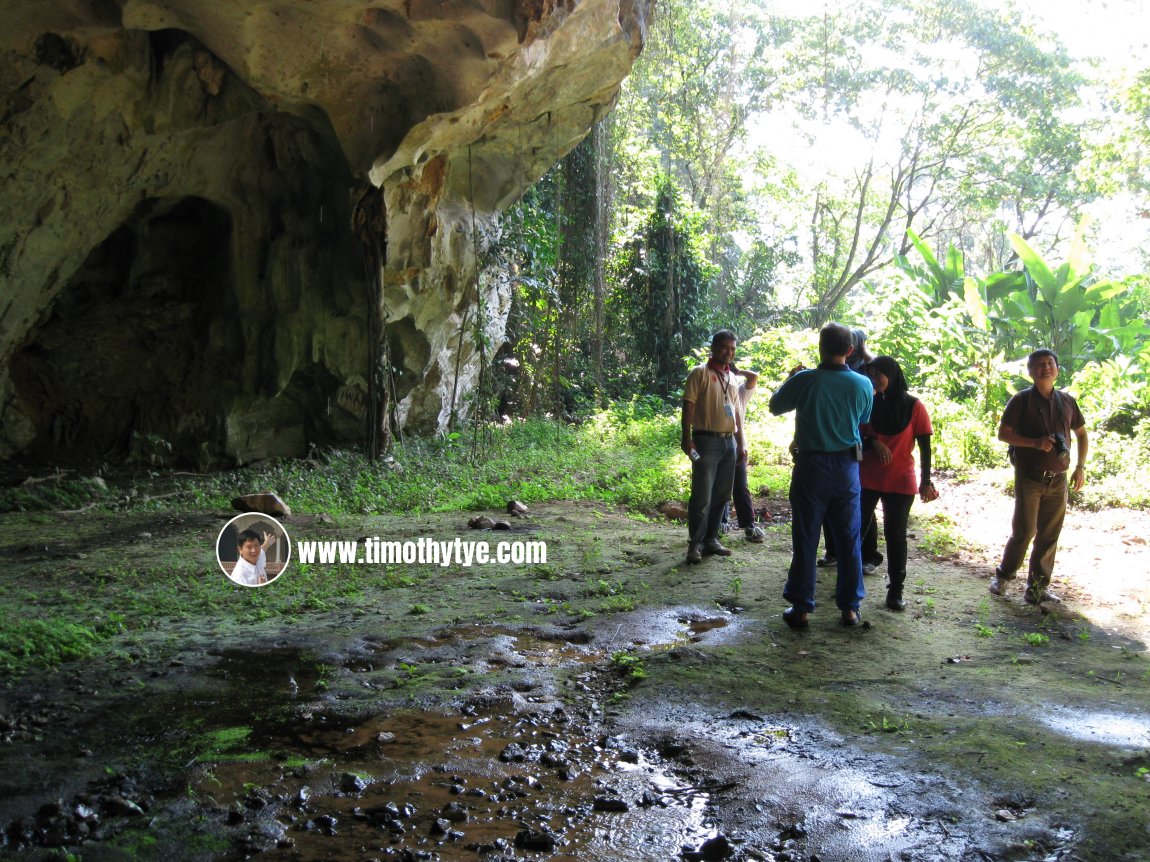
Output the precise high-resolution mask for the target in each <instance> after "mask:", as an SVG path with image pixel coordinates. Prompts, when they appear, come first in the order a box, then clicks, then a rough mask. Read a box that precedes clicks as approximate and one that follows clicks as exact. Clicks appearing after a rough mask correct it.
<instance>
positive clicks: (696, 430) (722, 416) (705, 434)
mask: <svg viewBox="0 0 1150 862" xmlns="http://www.w3.org/2000/svg"><path fill="white" fill-rule="evenodd" d="M737 341H738V339H737V338H736V337H735V333H733V332H731V330H729V329H720V330H719V331H718V332H716V333H715V334H714V336H713V337H712V338H711V358H710V359H709V360H707V362H705V363H704V364H702V365H697V366H695V367H694V368H692V369H691V372H690V373H689V374H688V375H687V382H686V384H685V385H684V386H683V415H682V422H681V426H682V441H681V445H682V449H683V451H684V452H685V453H686V454H687V456H688V457H689V458H690V459H691V499H690V502H689V503H688V504H687V530H688V539H687V562H688V563H701V562H702V561H703V555H704V554H715V555H717V556H720V557H729V556H730V555H731V552H730V551H729V550H728V549H727V548H724V547H723V546H722V544H720V542H719V528H720V526H721V525H722V521H723V510H724V509H725V508H726V506H727V502H728V501H729V500H730V499H731V488H732V486H733V485H734V481H735V464H736V463H737V462H739V461H742V460H743V459H745V458H746V457H747V446H746V442H745V439H744V437H743V428H742V423H741V422H740V420H739V417H740V415H741V413H742V411H741V410H740V409H739V402H738V399H739V384H738V383H737V382H736V381H734V380H732V377H731V363H732V362H733V361H734V359H735V345H736V343H737Z"/></svg>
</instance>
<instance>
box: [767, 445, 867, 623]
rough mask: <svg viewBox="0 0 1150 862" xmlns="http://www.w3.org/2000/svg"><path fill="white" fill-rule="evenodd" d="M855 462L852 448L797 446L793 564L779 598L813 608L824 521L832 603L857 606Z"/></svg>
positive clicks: (793, 476) (860, 592) (858, 508)
mask: <svg viewBox="0 0 1150 862" xmlns="http://www.w3.org/2000/svg"><path fill="white" fill-rule="evenodd" d="M860 492H861V488H860V486H859V465H858V462H857V461H856V460H855V459H854V457H853V456H852V455H850V454H843V453H829V452H801V451H800V452H799V453H798V454H796V456H795V466H794V468H793V469H792V470H791V490H790V501H791V546H792V553H791V568H790V571H789V572H788V573H787V585H786V588H785V589H784V590H783V598H785V599H786V600H787V601H789V602H790V603H791V604H792V605H793V606H794V607H795V609H796V610H798V611H804V612H808V613H809V612H810V611H813V610H814V609H815V572H816V568H815V560H816V558H817V557H818V549H819V534H820V532H821V529H822V526H823V523H824V522H825V523H826V525H827V529H828V530H830V533H831V535H832V536H833V537H834V542H835V549H836V550H837V551H838V564H837V565H838V579H837V580H836V582H835V604H836V605H837V606H838V608H839V610H841V611H848V610H854V611H857V610H858V607H859V603H860V602H861V601H862V599H863V596H865V595H866V591H865V590H864V589H863V573H862V549H861V547H860V542H859V534H860V532H861V527H862V511H861V506H860V504H859V495H860Z"/></svg>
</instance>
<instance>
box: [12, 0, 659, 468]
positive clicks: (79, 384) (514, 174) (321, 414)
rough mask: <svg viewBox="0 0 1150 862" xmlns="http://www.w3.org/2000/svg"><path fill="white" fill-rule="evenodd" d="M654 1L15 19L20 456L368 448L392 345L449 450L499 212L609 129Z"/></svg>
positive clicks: (101, 7) (494, 311)
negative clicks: (379, 382)
mask: <svg viewBox="0 0 1150 862" xmlns="http://www.w3.org/2000/svg"><path fill="white" fill-rule="evenodd" d="M653 4H654V0H578V2H576V0H568V2H554V0H470V2H462V0H460V2H453V0H444V2H432V0H406V2H347V0H285V2H230V0H167V2H152V0H123V2H119V0H38V2H34V3H31V2H26V0H0V17H2V19H3V20H4V22H5V27H4V29H3V32H2V33H0V52H2V53H3V63H2V65H0V91H2V93H3V103H2V105H0V112H2V113H0V121H2V126H0V159H2V161H3V164H4V165H5V174H4V179H3V186H2V188H0V202H2V203H3V208H2V210H0V363H2V365H0V457H11V456H13V455H15V454H19V453H22V452H29V451H38V452H40V453H42V454H47V455H49V456H51V455H52V454H53V453H57V452H59V451H61V450H62V449H63V448H65V447H67V448H75V447H83V445H84V444H85V442H87V443H88V444H89V448H91V449H92V450H93V452H96V450H99V452H111V451H120V452H131V453H134V454H136V455H138V456H139V457H147V458H155V457H157V456H156V455H155V453H154V452H152V453H151V454H148V451H149V447H151V449H155V448H156V447H157V446H159V447H160V449H161V450H166V451H171V452H178V453H180V456H179V458H180V459H183V460H188V459H193V460H194V459H197V458H198V459H199V460H200V461H202V462H204V463H208V462H213V461H219V460H220V459H221V458H222V459H223V460H230V461H232V462H245V461H250V460H255V459H258V458H260V457H269V456H274V455H277V454H298V453H299V451H300V450H301V449H302V448H304V447H306V446H308V445H311V444H315V443H325V442H333V441H339V440H347V439H355V438H357V437H359V438H362V437H363V434H364V431H363V428H364V421H365V415H366V414H365V409H364V404H365V399H368V398H369V394H368V390H370V389H371V382H370V381H371V378H372V372H371V370H370V369H369V367H368V361H369V360H368V357H369V356H370V355H374V354H378V353H379V350H378V349H376V350H375V351H374V354H373V351H372V350H371V349H370V348H371V346H372V345H375V347H376V348H379V347H380V345H382V346H383V347H384V348H386V349H385V350H384V355H385V356H386V357H388V358H389V361H390V362H392V363H393V369H392V370H393V371H394V372H395V378H396V380H398V382H397V383H396V384H395V385H394V387H393V392H394V397H395V399H396V401H395V403H393V404H391V405H390V406H389V411H390V412H389V415H390V416H391V417H392V418H393V419H394V421H395V423H396V424H398V425H401V426H405V427H409V428H413V429H423V430H443V428H444V427H445V424H446V423H447V422H448V421H449V417H450V416H451V414H452V413H453V412H456V411H458V409H459V405H457V404H456V403H455V401H456V398H457V394H458V393H459V392H460V391H463V392H466V391H467V389H468V388H469V387H471V386H473V385H474V382H475V379H476V375H477V373H478V370H479V355H478V353H477V347H476V345H477V342H478V341H479V340H480V339H478V338H477V334H478V330H476V332H470V331H465V330H466V329H467V324H466V321H467V320H468V318H469V312H470V310H471V308H472V306H476V307H479V308H480V309H481V313H477V314H475V315H471V316H470V319H471V320H472V321H481V326H482V328H485V330H486V332H487V336H488V338H489V339H493V340H494V341H495V342H498V340H499V339H500V338H501V337H502V326H503V323H504V322H505V320H506V314H507V307H508V303H509V297H510V287H509V285H508V284H507V283H506V280H505V279H503V280H500V279H499V278H492V279H489V280H488V281H487V282H485V284H484V286H483V287H482V288H478V289H477V287H476V285H477V284H478V273H477V268H478V261H479V260H480V258H481V253H482V251H483V249H484V248H486V247H487V245H488V244H489V243H491V242H492V241H494V239H495V238H496V237H497V236H498V218H499V214H500V212H501V211H502V210H504V209H505V208H506V207H507V206H509V205H510V204H511V203H513V202H514V201H515V200H516V199H517V198H518V196H519V195H521V194H522V193H523V191H524V190H525V189H527V188H528V187H530V185H531V184H532V183H534V182H535V181H536V180H537V179H538V178H539V177H540V176H542V174H543V173H544V172H545V171H546V170H547V169H548V168H550V167H551V166H552V165H553V164H554V163H555V162H556V161H558V160H559V159H560V158H561V157H562V156H563V155H565V154H566V153H567V152H568V151H569V150H570V149H571V148H572V147H574V146H575V145H576V144H577V143H578V142H579V141H580V140H581V139H582V138H583V137H584V136H585V135H586V134H587V132H588V131H589V129H590V128H591V126H592V125H593V124H594V123H595V122H596V121H597V120H598V119H600V118H601V117H603V116H604V115H605V114H606V113H607V112H608V111H609V110H610V108H611V106H612V105H613V102H614V99H615V96H616V93H617V90H618V87H619V84H620V82H621V81H622V79H623V78H624V77H625V76H626V74H627V73H628V71H629V70H630V68H631V65H632V63H633V62H634V60H635V58H636V57H637V56H638V53H639V52H640V50H641V48H642V44H643V38H644V34H645V29H646V19H647V17H648V15H649V14H650V12H651V8H652V6H653ZM368 200H372V201H374V203H372V205H371V207H369V208H368V209H370V210H371V212H372V213H374V215H373V216H371V217H370V218H366V222H367V226H368V229H369V230H371V231H374V232H375V233H376V234H377V242H376V248H375V252H374V254H373V251H372V249H370V248H367V249H366V251H365V248H366V246H367V245H370V243H365V241H364V237H363V233H364V225H363V224H362V223H361V224H360V225H359V229H358V230H357V229H354V228H353V222H354V221H355V219H356V218H357V214H359V215H361V216H362V213H363V211H364V202H365V201H368ZM372 207H373V209H372ZM363 221H364V219H363V218H361V222H363ZM208 259H210V261H208ZM205 261H208V262H205ZM373 282H376V283H378V284H380V285H382V288H381V292H378V293H377V294H376V295H373V294H372V293H371V291H370V290H369V289H367V288H368V286H369V285H370V284H371V283H373ZM365 297H366V299H365ZM374 317H378V318H379V319H380V320H381V322H382V329H379V328H376V329H373V327H372V319H373V318H374ZM97 329H98V330H99V331H95V330H97ZM117 345H119V346H117ZM150 351H151V352H150ZM150 355H151V356H155V357H156V358H157V360H158V364H157V365H156V367H151V366H148V364H147V357H148V356H150ZM164 357H169V358H170V360H171V361H167V362H165V361H163V358H164ZM373 361H374V360H373ZM142 364H143V365H144V366H146V367H143V368H142V367H141V366H142ZM93 365H95V366H98V367H99V369H100V371H101V373H99V374H97V373H95V371H93V370H91V368H92V366H93ZM117 381H119V382H117ZM109 404H111V405H118V406H113V407H109ZM141 441H144V442H141ZM149 441H150V442H149ZM161 456H162V452H161Z"/></svg>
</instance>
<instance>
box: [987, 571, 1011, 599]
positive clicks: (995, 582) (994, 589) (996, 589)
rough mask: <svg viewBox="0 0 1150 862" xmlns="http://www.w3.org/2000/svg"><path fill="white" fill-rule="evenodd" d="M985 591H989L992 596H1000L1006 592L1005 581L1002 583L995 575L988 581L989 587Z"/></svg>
mask: <svg viewBox="0 0 1150 862" xmlns="http://www.w3.org/2000/svg"><path fill="white" fill-rule="evenodd" d="M987 589H988V590H989V591H990V594H991V595H992V596H1001V595H1002V594H1003V593H1004V592H1006V581H1004V580H1003V579H1002V578H1000V577H999V576H998V575H995V576H994V577H993V578H991V579H990V586H988V587H987Z"/></svg>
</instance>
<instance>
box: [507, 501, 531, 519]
mask: <svg viewBox="0 0 1150 862" xmlns="http://www.w3.org/2000/svg"><path fill="white" fill-rule="evenodd" d="M507 514H508V515H513V516H514V517H516V518H522V517H523V516H524V515H526V514H527V507H526V506H524V505H523V504H522V503H520V502H519V501H518V500H508V501H507Z"/></svg>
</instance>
